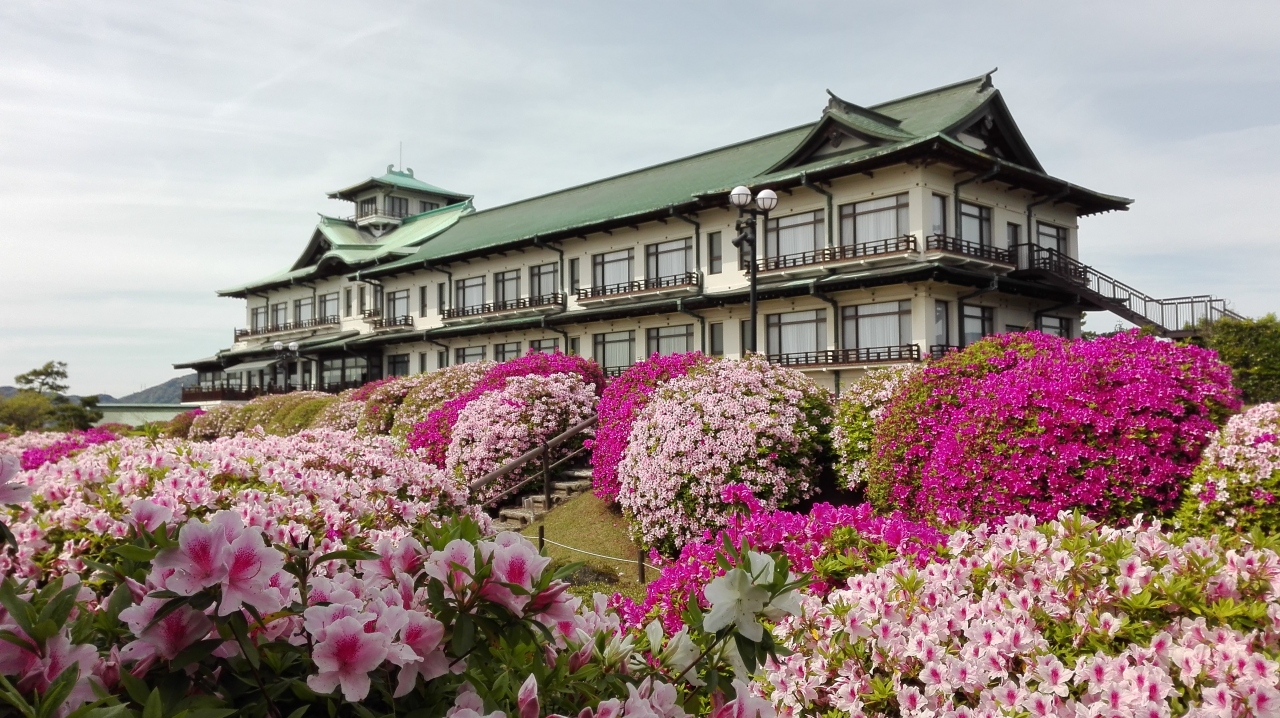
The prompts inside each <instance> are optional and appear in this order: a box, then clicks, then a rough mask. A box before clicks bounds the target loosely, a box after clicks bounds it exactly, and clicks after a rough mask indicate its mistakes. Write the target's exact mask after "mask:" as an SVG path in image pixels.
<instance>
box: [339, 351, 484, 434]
mask: <svg viewBox="0 0 1280 718" xmlns="http://www.w3.org/2000/svg"><path fill="white" fill-rule="evenodd" d="M493 365H494V363H493V362H488V361H484V362H471V363H468V364H455V365H453V366H449V367H443V368H441V369H437V370H435V371H432V372H427V373H424V374H414V375H412V376H407V377H401V378H400V379H398V380H397V381H395V382H392V383H390V384H386V385H384V386H381V387H379V388H378V389H377V390H376V391H374V392H373V393H372V394H370V396H369V399H368V400H367V401H365V403H364V415H363V416H361V418H360V423H359V426H358V427H357V429H358V430H359V431H361V432H365V433H379V434H387V433H390V434H393V435H395V436H404V435H406V434H408V433H409V431H410V430H411V429H412V428H413V427H414V425H415V424H419V423H421V422H422V421H424V420H425V419H426V418H427V415H428V414H429V413H430V412H431V411H432V410H433V409H435V408H437V407H439V406H440V405H441V404H443V403H444V402H446V401H448V400H449V399H452V398H454V397H455V396H458V395H460V394H463V393H464V392H466V391H468V390H469V389H471V387H473V386H475V384H476V382H477V381H479V380H480V378H481V377H482V376H484V374H485V373H486V372H487V371H488V370H489V369H490V368H491V367H493Z"/></svg>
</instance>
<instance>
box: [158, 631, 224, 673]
mask: <svg viewBox="0 0 1280 718" xmlns="http://www.w3.org/2000/svg"><path fill="white" fill-rule="evenodd" d="M221 645H222V639H219V638H208V639H205V640H203V641H197V642H195V643H193V644H191V645H190V646H188V647H187V648H186V650H184V651H182V652H181V653H179V654H178V655H176V656H174V657H173V660H172V661H170V662H169V667H170V668H172V669H173V670H178V669H181V668H186V667H187V666H188V665H190V664H192V663H198V662H200V661H203V660H204V659H206V658H208V657H209V654H211V653H213V652H214V651H216V650H218V646H221Z"/></svg>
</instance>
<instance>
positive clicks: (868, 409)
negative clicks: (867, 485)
mask: <svg viewBox="0 0 1280 718" xmlns="http://www.w3.org/2000/svg"><path fill="white" fill-rule="evenodd" d="M919 371H920V365H919V364H900V365H898V366H892V367H884V368H881V369H872V370H871V371H869V372H867V373H866V374H864V375H863V376H862V377H860V378H858V379H857V380H856V381H854V382H853V383H852V384H850V385H849V386H848V387H847V388H845V390H844V392H843V393H841V394H840V401H839V402H837V403H836V411H835V419H834V421H833V422H832V424H831V449H832V451H833V452H834V453H835V457H836V461H835V469H836V475H837V477H838V478H839V481H840V486H841V487H842V488H844V489H848V490H855V489H858V488H860V487H861V486H862V485H863V484H864V482H865V480H866V472H867V459H868V458H869V457H870V456H871V443H872V441H873V440H874V439H875V433H876V427H877V425H878V424H879V422H880V420H881V419H882V418H884V414H885V411H886V410H887V409H888V406H889V402H890V401H891V400H892V399H893V398H894V397H896V396H897V395H898V393H899V392H900V391H901V390H902V388H903V387H904V386H906V385H907V383H908V382H909V381H911V380H912V379H913V378H914V377H915V376H916V374H918V373H919Z"/></svg>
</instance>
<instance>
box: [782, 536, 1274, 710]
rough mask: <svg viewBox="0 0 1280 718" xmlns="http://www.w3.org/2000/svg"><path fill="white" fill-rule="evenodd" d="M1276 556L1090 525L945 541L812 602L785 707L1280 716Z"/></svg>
mask: <svg viewBox="0 0 1280 718" xmlns="http://www.w3.org/2000/svg"><path fill="white" fill-rule="evenodd" d="M1278 590H1280V556H1277V554H1276V553H1275V551H1274V550H1273V549H1271V548H1264V547H1260V546H1253V545H1250V544H1248V543H1244V544H1242V545H1239V544H1238V545H1232V546H1227V545H1224V544H1223V543H1221V542H1219V541H1218V540H1217V539H1214V538H1209V539H1205V538H1190V539H1185V540H1179V539H1174V538H1172V537H1170V536H1169V535H1168V534H1166V533H1163V532H1161V531H1160V530H1159V528H1158V527H1157V526H1148V527H1139V526H1129V527H1125V528H1119V529H1114V528H1109V527H1107V526H1105V525H1101V524H1098V523H1096V522H1093V521H1090V520H1088V519H1086V518H1084V517H1083V516H1080V515H1075V516H1070V515H1064V517H1063V518H1061V519H1058V520H1055V521H1051V522H1048V523H1045V524H1041V525H1037V524H1036V521H1035V519H1034V518H1032V517H1029V516H1013V517H1009V518H1008V519H1006V520H1005V521H1003V522H1002V523H998V524H995V525H991V526H988V525H985V524H984V525H981V526H979V527H977V528H975V529H973V530H970V531H958V532H956V533H953V534H952V535H951V536H950V538H949V540H948V543H947V550H946V553H945V555H944V556H942V557H939V559H938V560H937V561H936V562H934V563H931V564H929V565H926V566H923V567H921V566H919V565H918V564H917V563H916V561H914V560H913V559H912V558H909V557H904V558H898V559H895V560H893V561H890V562H888V563H886V564H884V565H881V566H879V567H877V568H875V569H874V570H871V571H868V572H867V573H865V574H864V575H859V576H854V577H851V578H850V579H849V580H848V582H847V586H846V587H843V588H841V589H839V590H835V591H832V592H830V593H828V594H826V595H825V596H819V595H811V596H808V597H806V598H804V599H803V610H802V611H801V612H799V615H797V616H795V617H787V618H783V619H782V620H781V621H780V622H779V623H778V624H777V626H776V627H775V628H774V636H775V638H776V639H777V640H778V641H779V642H781V643H783V644H784V645H785V646H786V647H787V648H788V649H789V650H790V651H792V652H793V653H791V655H787V656H783V657H780V658H778V659H776V660H770V661H769V662H768V663H767V664H766V666H765V668H764V671H763V674H764V677H765V681H764V685H763V686H762V689H763V692H765V693H767V695H768V696H769V698H770V699H771V700H772V702H773V703H774V706H775V707H776V708H777V710H778V713H779V715H792V716H798V715H832V714H835V715H846V714H847V715H858V716H885V717H888V716H961V715H964V716H1037V717H1039V716H1043V717H1049V716H1054V717H1057V716H1100V717H1103V716H1141V717H1147V716H1152V717H1154V716H1173V715H1185V716H1196V717H1199V718H1208V717H1209V716H1229V717H1236V716H1241V717H1243V716H1264V715H1265V716H1274V715H1280V691H1278V690H1277V684H1278V682H1280V664H1277V663H1276V659H1275V657H1276V651H1277V649H1278V648H1280V602H1278V599H1280V594H1278V593H1277V591H1278Z"/></svg>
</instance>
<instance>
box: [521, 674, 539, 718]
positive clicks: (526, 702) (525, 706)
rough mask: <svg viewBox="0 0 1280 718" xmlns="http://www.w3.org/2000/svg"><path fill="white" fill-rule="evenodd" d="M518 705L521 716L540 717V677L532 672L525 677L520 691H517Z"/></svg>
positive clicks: (524, 717) (528, 717)
mask: <svg viewBox="0 0 1280 718" xmlns="http://www.w3.org/2000/svg"><path fill="white" fill-rule="evenodd" d="M516 706H518V707H519V711H520V713H519V716H520V718H539V711H538V679H537V678H534V677H533V674H532V673H530V674H529V677H528V678H526V679H524V683H522V684H521V685H520V691H519V692H518V693H516Z"/></svg>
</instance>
